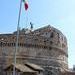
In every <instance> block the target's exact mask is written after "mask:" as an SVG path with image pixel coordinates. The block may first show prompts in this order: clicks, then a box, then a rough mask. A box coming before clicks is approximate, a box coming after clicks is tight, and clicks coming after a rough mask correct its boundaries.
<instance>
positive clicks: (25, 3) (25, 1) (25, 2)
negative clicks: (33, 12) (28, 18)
mask: <svg viewBox="0 0 75 75" xmlns="http://www.w3.org/2000/svg"><path fill="white" fill-rule="evenodd" d="M23 2H24V7H25V10H27V9H28V2H27V0H23Z"/></svg>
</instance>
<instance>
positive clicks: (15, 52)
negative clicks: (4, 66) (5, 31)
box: [13, 0, 22, 75]
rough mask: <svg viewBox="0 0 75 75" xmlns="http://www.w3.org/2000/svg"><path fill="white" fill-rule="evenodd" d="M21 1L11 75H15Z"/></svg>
mask: <svg viewBox="0 0 75 75" xmlns="http://www.w3.org/2000/svg"><path fill="white" fill-rule="evenodd" d="M21 8H22V0H20V8H19V16H18V24H17V35H16V47H15V51H14V66H13V75H16V70H15V65H16V54H17V50H18V39H19V25H20V16H21Z"/></svg>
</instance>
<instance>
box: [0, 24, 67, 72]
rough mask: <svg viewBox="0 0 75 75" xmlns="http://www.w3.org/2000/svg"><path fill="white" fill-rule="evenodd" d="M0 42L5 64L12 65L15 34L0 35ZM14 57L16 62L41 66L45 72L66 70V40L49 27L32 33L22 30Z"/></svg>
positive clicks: (60, 33) (57, 31)
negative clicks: (4, 55) (4, 54)
mask: <svg viewBox="0 0 75 75" xmlns="http://www.w3.org/2000/svg"><path fill="white" fill-rule="evenodd" d="M1 39H3V40H2V41H1ZM0 41H1V42H0V51H2V50H5V53H6V57H5V58H6V64H8V63H10V62H11V63H12V62H13V53H14V49H15V43H16V32H14V33H13V34H1V35H0ZM2 42H3V44H2ZM3 52H4V51H3ZM0 56H1V55H0ZM16 57H17V62H19V63H25V62H26V61H28V62H31V63H35V64H37V65H40V66H42V67H43V68H44V69H45V72H46V70H52V69H53V70H52V71H54V72H56V69H58V70H59V69H61V70H66V69H68V47H67V39H66V37H65V36H64V35H63V34H62V32H61V31H59V30H57V29H56V28H54V27H51V26H50V25H49V26H47V27H43V28H39V29H37V30H34V31H25V30H24V29H23V30H21V31H20V35H19V42H18V51H17V55H16ZM1 58H2V57H1Z"/></svg>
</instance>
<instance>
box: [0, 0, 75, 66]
mask: <svg viewBox="0 0 75 75" xmlns="http://www.w3.org/2000/svg"><path fill="white" fill-rule="evenodd" d="M28 2H29V9H28V11H25V10H24V6H23V4H22V12H21V20H20V27H21V28H23V27H25V28H29V27H30V25H29V22H32V23H33V24H34V29H37V28H40V27H43V26H46V25H49V24H50V25H52V26H54V27H56V28H57V29H59V30H61V31H62V33H63V34H64V35H65V36H66V37H67V40H68V52H69V67H72V66H73V65H74V64H75V59H74V57H75V52H74V46H75V38H74V37H75V31H74V30H75V29H74V28H75V0H28ZM19 4H20V0H0V33H11V32H13V31H15V30H16V28H17V19H18V11H19Z"/></svg>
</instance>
